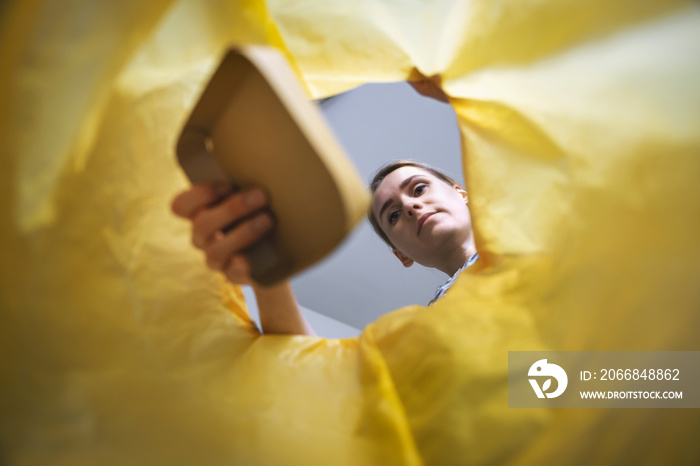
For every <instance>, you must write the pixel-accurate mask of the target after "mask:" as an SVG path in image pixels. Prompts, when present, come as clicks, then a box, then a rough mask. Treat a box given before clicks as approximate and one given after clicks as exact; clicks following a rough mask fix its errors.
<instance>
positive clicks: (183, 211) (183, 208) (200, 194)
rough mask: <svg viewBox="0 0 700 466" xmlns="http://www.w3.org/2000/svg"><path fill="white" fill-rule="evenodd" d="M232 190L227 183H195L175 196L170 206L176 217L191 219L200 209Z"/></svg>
mask: <svg viewBox="0 0 700 466" xmlns="http://www.w3.org/2000/svg"><path fill="white" fill-rule="evenodd" d="M232 192H233V187H232V186H231V185H230V184H228V183H209V184H196V185H194V186H192V187H191V188H190V189H188V190H187V191H183V192H181V193H180V194H178V195H177V196H175V199H173V202H172V204H171V208H172V211H173V213H174V214H175V215H177V216H178V217H183V218H187V219H192V218H193V217H194V216H195V215H197V213H198V212H199V211H200V210H202V209H204V208H205V207H207V206H209V205H211V204H213V203H215V202H217V201H219V200H220V199H222V198H223V197H225V196H227V195H229V194H231V193H232Z"/></svg>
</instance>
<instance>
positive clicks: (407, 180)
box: [379, 175, 423, 219]
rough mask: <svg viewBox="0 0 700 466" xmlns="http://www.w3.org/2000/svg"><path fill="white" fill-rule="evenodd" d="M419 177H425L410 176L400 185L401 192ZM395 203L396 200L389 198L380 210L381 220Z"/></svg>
mask: <svg viewBox="0 0 700 466" xmlns="http://www.w3.org/2000/svg"><path fill="white" fill-rule="evenodd" d="M419 176H423V175H411V176H409V177H408V178H406V179H405V180H403V181H402V182H401V184H400V185H399V189H400V190H401V189H404V188H405V187H406V186H408V185H409V183H411V181H413V179H414V178H418V177H419ZM393 202H394V198H389V199H387V201H386V202H385V203H384V205H383V206H382V208H381V209H380V210H379V218H380V219H381V218H382V216H383V215H384V211H385V210H386V209H387V208H388V207H389V206H390V205H391V204H392V203H393Z"/></svg>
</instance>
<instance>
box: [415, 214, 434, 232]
mask: <svg viewBox="0 0 700 466" xmlns="http://www.w3.org/2000/svg"><path fill="white" fill-rule="evenodd" d="M434 214H435V212H428V213H425V214H423V215H421V216H420V217H419V218H418V227H417V232H416V235H420V231H421V229H422V228H423V224H424V223H425V221H426V220H428V219H429V218H430V217H432V216H433V215H434Z"/></svg>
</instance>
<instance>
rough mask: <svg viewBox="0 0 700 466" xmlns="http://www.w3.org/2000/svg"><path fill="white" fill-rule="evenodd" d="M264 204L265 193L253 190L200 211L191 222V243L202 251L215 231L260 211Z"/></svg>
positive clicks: (210, 240) (256, 189) (237, 194)
mask: <svg viewBox="0 0 700 466" xmlns="http://www.w3.org/2000/svg"><path fill="white" fill-rule="evenodd" d="M266 202H267V199H266V198H265V193H264V192H263V191H262V190H261V189H258V188H253V189H248V190H246V191H243V192H240V193H236V194H234V195H232V196H230V197H229V198H228V199H226V200H225V201H224V202H222V203H221V204H218V205H216V206H214V207H211V208H208V209H202V210H200V211H199V213H198V214H197V215H195V217H194V219H193V220H192V243H193V244H194V245H195V246H196V247H198V248H200V249H204V248H205V247H207V246H208V245H209V243H211V242H212V241H213V239H214V236H215V234H216V232H217V231H221V230H222V229H223V228H224V227H226V226H228V225H230V224H232V223H234V222H237V221H239V220H241V219H242V218H244V217H247V216H248V215H250V214H252V213H253V212H255V211H256V210H260V209H261V208H263V207H265V204H266Z"/></svg>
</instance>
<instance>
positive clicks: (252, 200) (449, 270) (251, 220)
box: [172, 161, 478, 335]
mask: <svg viewBox="0 0 700 466" xmlns="http://www.w3.org/2000/svg"><path fill="white" fill-rule="evenodd" d="M370 189H371V191H372V194H373V196H372V206H371V209H370V212H369V213H368V217H369V220H370V223H371V224H372V227H373V228H374V230H375V231H376V232H377V234H378V235H379V236H380V237H381V238H382V239H383V240H384V241H385V242H386V243H387V244H388V245H389V246H390V247H391V248H392V251H393V253H394V255H395V256H396V257H397V258H398V259H399V260H400V261H401V263H402V264H403V265H404V266H405V267H410V266H411V265H413V264H414V263H415V262H417V263H419V264H421V265H424V266H426V267H432V268H436V269H438V270H441V271H443V272H445V273H446V274H447V275H449V276H450V277H451V278H450V280H449V281H448V282H447V283H446V284H445V285H443V286H442V287H440V288H438V291H437V293H436V295H435V298H434V299H433V301H435V300H436V299H439V298H440V297H441V296H442V295H443V294H444V293H445V291H446V290H447V289H448V288H449V287H450V286H451V284H452V282H453V281H454V279H455V278H456V277H457V275H458V274H459V272H461V271H462V270H463V269H464V268H466V267H469V266H470V265H471V264H473V263H474V262H475V261H476V260H477V259H478V255H477V253H476V247H475V245H474V235H473V233H472V227H471V216H470V214H469V208H468V207H467V203H468V199H467V193H466V192H465V191H464V189H462V188H461V187H460V186H459V185H458V184H457V183H456V182H455V181H454V180H453V179H452V178H450V177H448V176H447V175H445V174H443V173H441V172H440V171H438V170H435V169H434V168H432V167H429V166H427V165H423V164H420V163H417V162H409V161H400V162H394V163H391V164H389V165H387V166H385V167H383V168H382V169H380V170H379V172H377V174H376V175H375V177H374V179H373V180H372V183H371V185H370ZM267 204H268V199H267V198H266V195H265V192H264V191H263V190H261V189H260V188H250V189H245V190H242V191H237V192H235V193H234V192H232V191H231V187H230V186H228V185H221V184H206V185H196V186H193V187H192V188H191V189H189V190H187V191H184V192H183V193H181V194H179V195H178V196H177V197H176V198H175V199H174V200H173V204H172V209H173V212H174V213H175V214H176V215H178V216H180V217H183V218H186V219H188V220H190V221H191V222H192V242H193V244H194V245H195V247H197V248H199V249H201V250H202V251H204V253H205V255H206V258H207V264H208V265H209V267H211V268H212V269H214V270H219V271H221V272H223V273H224V274H225V275H226V277H227V278H228V279H229V280H230V281H231V282H232V283H236V284H245V285H251V286H252V288H253V291H254V292H255V297H256V299H257V302H258V308H259V312H260V323H261V325H262V330H263V332H264V333H276V334H299V335H314V332H313V329H311V327H310V326H309V324H308V322H306V319H304V316H303V315H302V313H301V311H300V310H299V305H298V304H297V302H296V299H295V298H294V293H293V292H292V288H291V286H290V283H289V281H288V280H284V281H282V282H281V283H279V284H277V285H274V286H272V287H264V286H261V285H258V284H257V283H255V282H253V281H252V280H251V278H250V263H249V262H248V259H247V258H246V256H245V255H244V254H243V251H244V250H245V249H246V248H247V247H249V246H250V245H251V244H253V243H255V242H256V241H258V240H259V239H260V238H262V237H263V236H264V235H265V234H267V233H268V232H269V231H270V230H271V229H272V228H273V227H274V220H273V218H272V216H271V215H270V214H269V212H268V211H266V210H265V209H266V207H267ZM242 219H245V220H242ZM238 221H240V223H238V224H237V225H236V226H235V227H234V228H232V229H230V230H227V231H226V233H223V232H222V230H223V229H224V228H225V227H226V226H227V225H230V224H232V223H234V222H238ZM431 303H432V302H431Z"/></svg>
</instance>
